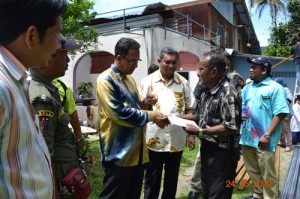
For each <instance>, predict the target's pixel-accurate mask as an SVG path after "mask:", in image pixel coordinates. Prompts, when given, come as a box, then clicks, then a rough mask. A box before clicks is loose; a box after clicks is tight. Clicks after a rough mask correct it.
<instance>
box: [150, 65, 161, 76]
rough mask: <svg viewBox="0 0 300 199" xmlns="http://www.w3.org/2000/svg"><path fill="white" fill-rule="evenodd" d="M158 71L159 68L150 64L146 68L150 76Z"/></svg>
mask: <svg viewBox="0 0 300 199" xmlns="http://www.w3.org/2000/svg"><path fill="white" fill-rule="evenodd" d="M158 69H159V66H158V65H156V64H151V65H150V66H149V68H148V74H151V73H153V72H155V71H157V70H158Z"/></svg>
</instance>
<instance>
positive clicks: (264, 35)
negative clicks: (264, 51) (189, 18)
mask: <svg viewBox="0 0 300 199" xmlns="http://www.w3.org/2000/svg"><path fill="white" fill-rule="evenodd" d="M189 1H192V0H96V4H95V6H94V9H95V10H96V11H97V12H98V13H104V12H109V11H114V10H119V9H124V8H130V7H135V6H140V5H147V4H151V3H158V2H162V3H164V4H166V5H174V4H179V3H184V2H189ZM246 2H248V1H246ZM250 13H251V14H250V15H251V19H252V23H253V26H254V29H255V32H256V35H257V38H258V40H259V42H260V45H261V46H266V45H267V44H268V38H269V34H270V32H269V27H270V26H271V17H270V15H269V11H268V10H264V12H263V14H262V16H261V17H260V18H258V13H257V12H255V9H251V10H250ZM279 19H280V20H284V18H283V17H280V18H279Z"/></svg>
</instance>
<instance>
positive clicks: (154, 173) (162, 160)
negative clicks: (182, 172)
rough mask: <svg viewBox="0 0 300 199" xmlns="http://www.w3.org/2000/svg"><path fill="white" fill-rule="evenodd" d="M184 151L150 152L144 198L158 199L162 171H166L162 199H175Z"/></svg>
mask: <svg viewBox="0 0 300 199" xmlns="http://www.w3.org/2000/svg"><path fill="white" fill-rule="evenodd" d="M181 157H182V151H180V152H172V153H170V152H154V151H151V150H149V158H150V164H149V165H148V166H147V168H146V174H145V184H144V191H145V194H144V196H145V197H144V198H145V199H156V198H158V196H159V190H160V184H161V178H162V170H163V167H164V169H165V175H164V185H163V193H162V197H161V198H162V199H174V198H175V196H176V190H177V181H178V174H179V167H180V160H181Z"/></svg>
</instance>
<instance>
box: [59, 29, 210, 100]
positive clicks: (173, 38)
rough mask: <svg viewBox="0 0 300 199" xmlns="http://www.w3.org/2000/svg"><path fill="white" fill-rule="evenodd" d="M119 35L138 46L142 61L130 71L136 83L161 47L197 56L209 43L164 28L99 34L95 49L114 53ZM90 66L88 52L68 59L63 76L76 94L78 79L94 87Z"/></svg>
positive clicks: (192, 76)
mask: <svg viewBox="0 0 300 199" xmlns="http://www.w3.org/2000/svg"><path fill="white" fill-rule="evenodd" d="M121 37H130V38H132V39H135V40H136V41H137V42H138V43H140V45H141V48H140V59H141V60H142V61H141V62H139V63H138V67H137V68H136V69H135V71H134V73H133V77H134V78H135V80H136V82H137V85H139V84H140V82H141V80H142V79H143V78H144V77H145V76H146V75H147V69H148V66H150V65H151V64H153V63H156V64H157V59H158V58H159V53H160V51H161V49H162V48H164V47H167V46H170V47H173V48H175V49H176V50H177V51H178V52H180V51H188V52H191V53H193V54H195V55H197V56H198V57H199V58H200V57H201V55H202V54H203V53H204V52H207V51H210V50H211V48H210V46H208V45H205V44H204V43H202V42H199V41H195V40H192V39H189V38H188V37H185V36H182V35H180V34H177V33H174V32H171V31H167V30H165V29H161V28H154V29H150V30H144V31H136V32H134V33H122V34H115V35H106V36H99V37H98V41H99V42H98V45H97V46H96V49H97V51H105V52H109V53H111V54H113V55H114V47H115V45H116V43H117V41H118V40H119V39H120V38H121ZM74 69H75V71H74ZM90 69H91V58H90V56H89V55H88V54H86V55H82V54H79V55H76V57H75V59H73V60H71V61H70V63H69V69H68V71H67V72H66V75H65V76H64V77H63V79H64V80H65V81H66V82H67V83H68V85H69V86H70V87H71V88H72V89H73V92H74V94H75V96H76V97H77V93H76V87H77V86H78V85H79V84H80V82H82V81H84V82H88V81H90V82H92V83H93V85H94V87H95V83H96V79H97V77H98V75H99V74H90ZM195 70H196V69H195ZM189 77H190V83H191V86H192V88H194V86H195V85H196V83H197V82H198V77H197V75H196V72H190V75H189ZM94 96H95V95H94Z"/></svg>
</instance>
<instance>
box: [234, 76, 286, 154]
mask: <svg viewBox="0 0 300 199" xmlns="http://www.w3.org/2000/svg"><path fill="white" fill-rule="evenodd" d="M242 99H243V103H244V104H245V107H246V109H247V112H246V121H245V122H243V124H242V136H241V140H240V144H242V145H247V146H251V147H255V148H258V142H259V139H260V137H261V136H263V135H264V134H265V132H266V130H267V129H268V128H269V127H270V124H271V122H272V120H273V118H274V117H275V116H276V115H278V114H280V113H284V114H286V115H287V114H288V113H289V108H288V106H287V103H286V94H285V91H284V89H283V87H282V86H281V85H279V84H277V83H276V82H275V81H273V80H271V78H270V77H268V78H266V79H264V80H263V81H262V82H260V83H259V84H256V83H254V82H253V83H250V84H247V85H246V86H245V87H244V88H243V90H242ZM281 131H282V125H281V124H280V125H279V126H278V128H277V129H276V131H275V132H273V133H272V135H271V138H270V143H269V144H268V147H267V149H266V150H267V151H273V152H275V150H276V147H277V143H278V141H279V139H280V135H281Z"/></svg>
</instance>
